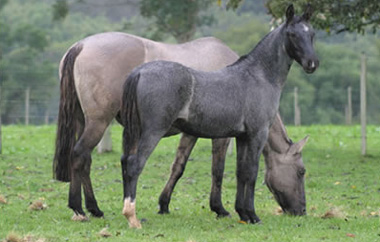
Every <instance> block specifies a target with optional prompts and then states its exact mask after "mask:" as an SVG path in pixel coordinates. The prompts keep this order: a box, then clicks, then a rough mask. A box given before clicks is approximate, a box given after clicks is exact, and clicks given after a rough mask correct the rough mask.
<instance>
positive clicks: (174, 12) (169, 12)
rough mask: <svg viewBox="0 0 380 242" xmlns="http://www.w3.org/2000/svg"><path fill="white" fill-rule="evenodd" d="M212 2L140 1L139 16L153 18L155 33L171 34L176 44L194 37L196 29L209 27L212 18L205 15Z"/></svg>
mask: <svg viewBox="0 0 380 242" xmlns="http://www.w3.org/2000/svg"><path fill="white" fill-rule="evenodd" d="M213 2H214V0H185V1H178V0H141V3H140V4H141V5H140V11H141V15H142V16H144V17H147V18H154V20H155V23H156V26H157V31H159V32H165V33H169V34H171V35H172V36H173V37H174V38H175V39H176V41H177V42H178V43H183V42H186V41H189V40H190V39H192V38H193V37H194V34H195V32H196V29H197V27H200V26H202V25H210V24H211V23H212V22H213V20H214V18H213V17H212V16H211V15H208V14H205V13H204V10H205V9H207V8H208V7H209V6H210V5H211V4H212V3H213Z"/></svg>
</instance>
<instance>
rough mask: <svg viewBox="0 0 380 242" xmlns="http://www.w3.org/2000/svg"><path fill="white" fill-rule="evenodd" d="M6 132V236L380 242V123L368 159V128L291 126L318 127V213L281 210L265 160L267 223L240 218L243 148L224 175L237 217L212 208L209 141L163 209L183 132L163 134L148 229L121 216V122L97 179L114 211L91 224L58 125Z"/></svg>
mask: <svg viewBox="0 0 380 242" xmlns="http://www.w3.org/2000/svg"><path fill="white" fill-rule="evenodd" d="M2 131H3V154H2V155H1V156H0V241H2V240H5V241H6V240H9V241H22V239H23V240H24V241H26V240H28V241H183V242H186V241H197V242H200V241H380V218H379V213H380V127H376V126H369V127H368V155H367V156H365V157H362V156H361V155H360V127H358V126H351V127H346V126H310V127H297V128H296V127H288V132H289V135H290V136H291V138H292V139H293V140H295V141H298V140H299V139H301V138H303V137H304V136H305V135H306V134H309V135H310V139H309V143H308V144H307V145H306V147H305V148H304V152H303V155H304V163H305V166H306V169H307V172H306V199H307V212H308V215H307V216H303V217H291V216H286V215H278V213H277V208H278V205H277V203H276V202H275V201H274V199H273V198H272V195H271V194H270V192H269V191H268V189H267V188H266V186H265V185H262V181H263V175H264V172H263V170H264V163H263V162H261V163H260V172H259V178H258V185H257V187H256V193H255V194H256V198H255V201H256V211H257V214H258V216H259V217H260V218H261V220H262V224H259V225H245V224H240V223H238V220H239V218H238V215H237V214H236V213H235V211H234V200H235V191H236V189H235V184H236V180H235V153H234V154H232V155H230V156H228V158H227V164H226V171H225V177H224V183H223V202H224V204H225V207H226V208H227V209H228V210H229V211H230V212H231V214H232V217H231V218H224V219H216V216H215V214H214V213H212V212H210V209H209V206H208V196H209V191H210V185H211V169H210V168H211V142H210V141H209V140H206V139H202V140H200V141H199V142H198V144H197V145H196V147H195V149H194V151H193V153H192V155H191V161H189V163H188V166H187V169H186V171H185V174H184V176H183V178H182V179H181V180H180V182H179V184H178V186H177V187H176V190H175V192H174V194H173V199H172V203H171V206H170V209H171V213H170V214H169V215H164V216H162V215H159V214H157V211H158V205H157V204H158V196H159V194H160V192H161V189H162V188H163V186H164V184H165V182H166V180H167V178H168V175H169V170H170V165H171V163H172V161H173V159H174V154H175V148H176V146H177V144H178V140H179V136H175V137H171V138H166V139H163V140H162V141H161V142H160V144H159V146H158V147H157V148H156V150H155V152H154V153H153V155H152V156H151V157H150V159H149V160H148V163H147V165H146V167H145V169H144V171H143V173H142V175H141V177H140V179H139V183H138V191H137V193H138V195H137V212H138V217H139V218H140V219H143V218H144V222H143V224H142V225H143V229H140V230H134V229H129V228H128V224H127V221H126V219H125V218H124V216H122V214H121V210H122V206H123V203H122V182H121V179H122V178H121V168H120V161H119V159H120V155H121V152H120V149H121V148H120V147H121V145H120V143H121V131H122V130H121V127H120V126H118V125H114V127H113V129H112V135H113V145H114V152H111V153H107V154H102V155H98V154H96V153H94V155H93V164H92V174H91V175H92V181H93V185H94V190H95V194H96V196H97V200H98V204H99V206H100V208H101V209H102V210H103V211H104V213H105V218H104V219H97V218H93V217H90V221H88V222H74V221H71V220H70V218H71V216H72V212H71V210H69V209H68V208H67V194H68V184H66V183H61V182H56V181H54V180H53V179H52V168H51V164H52V157H53V149H54V137H55V126H38V127H36V126H28V127H25V126H5V127H3V130H2ZM36 201H39V202H40V203H38V202H37V203H36ZM31 205H32V207H33V206H34V207H36V208H37V210H34V209H33V208H32V207H31ZM38 208H41V209H38ZM326 217H327V218H326ZM329 217H331V218H329ZM101 231H103V233H101ZM107 234H108V235H109V236H110V237H108V238H106V237H104V236H105V235H107Z"/></svg>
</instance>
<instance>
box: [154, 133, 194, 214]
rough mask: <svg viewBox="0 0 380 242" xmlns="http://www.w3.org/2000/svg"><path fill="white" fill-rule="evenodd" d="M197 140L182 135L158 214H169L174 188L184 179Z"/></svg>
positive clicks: (163, 191) (160, 200)
mask: <svg viewBox="0 0 380 242" xmlns="http://www.w3.org/2000/svg"><path fill="white" fill-rule="evenodd" d="M197 139H198V138H197V137H194V136H191V135H188V134H184V133H182V135H181V140H180V142H179V145H178V149H177V154H176V157H175V160H174V162H173V164H172V168H171V174H170V178H169V180H168V181H167V183H166V185H165V188H164V189H163V190H162V192H161V195H160V198H159V205H160V211H159V212H158V213H160V214H165V213H169V203H170V199H171V196H172V193H173V190H174V187H175V185H176V184H177V181H178V180H179V179H180V178H181V177H182V174H183V172H184V170H185V167H186V163H187V161H188V159H189V155H190V153H191V151H192V150H193V148H194V145H195V143H196V142H197Z"/></svg>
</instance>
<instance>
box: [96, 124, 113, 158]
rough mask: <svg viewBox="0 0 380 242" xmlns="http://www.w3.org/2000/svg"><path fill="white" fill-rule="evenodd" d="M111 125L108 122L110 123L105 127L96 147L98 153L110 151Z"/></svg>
mask: <svg viewBox="0 0 380 242" xmlns="http://www.w3.org/2000/svg"><path fill="white" fill-rule="evenodd" d="M111 125H112V123H110V125H108V127H107V129H106V130H105V131H104V134H103V137H102V139H101V140H100V142H99V144H98V147H97V150H98V153H104V152H110V151H112V138H111Z"/></svg>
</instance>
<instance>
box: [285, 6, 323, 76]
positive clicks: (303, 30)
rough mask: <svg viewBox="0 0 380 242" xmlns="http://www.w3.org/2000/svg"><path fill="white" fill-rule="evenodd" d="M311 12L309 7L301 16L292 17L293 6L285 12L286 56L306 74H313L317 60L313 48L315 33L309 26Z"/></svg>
mask: <svg viewBox="0 0 380 242" xmlns="http://www.w3.org/2000/svg"><path fill="white" fill-rule="evenodd" d="M311 15H312V10H311V7H310V5H308V6H307V7H306V10H305V12H304V14H303V15H302V16H295V15H294V8H293V5H290V6H289V7H288V9H287V10H286V23H285V25H286V28H285V31H286V39H285V49H286V51H287V53H288V55H289V56H290V57H291V58H293V59H294V60H296V61H297V62H298V63H299V64H300V65H301V66H302V68H303V69H304V71H305V72H306V73H309V74H310V73H313V72H314V71H315V70H316V69H317V68H318V65H319V60H318V57H317V55H316V54H315V51H314V48H313V42H314V36H315V32H314V30H313V28H312V27H311V26H310V24H309V20H310V17H311Z"/></svg>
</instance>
